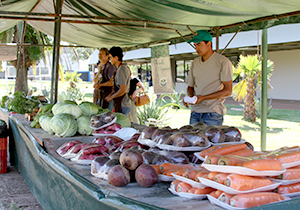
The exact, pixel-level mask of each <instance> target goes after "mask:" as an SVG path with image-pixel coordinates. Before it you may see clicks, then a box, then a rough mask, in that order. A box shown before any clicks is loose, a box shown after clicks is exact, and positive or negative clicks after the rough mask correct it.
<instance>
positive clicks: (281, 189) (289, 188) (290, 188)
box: [274, 183, 300, 194]
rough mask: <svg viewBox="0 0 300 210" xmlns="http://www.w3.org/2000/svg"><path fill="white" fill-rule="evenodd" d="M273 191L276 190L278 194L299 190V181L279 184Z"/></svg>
mask: <svg viewBox="0 0 300 210" xmlns="http://www.w3.org/2000/svg"><path fill="white" fill-rule="evenodd" d="M274 192H277V193H279V194H289V193H295V192H300V183H295V184H290V185H280V186H279V187H277V188H276V189H275V190H274Z"/></svg>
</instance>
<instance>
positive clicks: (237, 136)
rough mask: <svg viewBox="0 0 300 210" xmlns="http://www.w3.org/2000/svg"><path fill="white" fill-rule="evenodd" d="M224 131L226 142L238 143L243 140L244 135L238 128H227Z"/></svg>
mask: <svg viewBox="0 0 300 210" xmlns="http://www.w3.org/2000/svg"><path fill="white" fill-rule="evenodd" d="M223 131H224V133H225V137H226V139H225V142H238V141H241V140H242V134H241V132H240V131H239V129H237V128H236V127H233V126H230V127H226V128H224V129H223Z"/></svg>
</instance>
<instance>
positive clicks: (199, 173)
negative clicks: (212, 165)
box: [195, 171, 209, 182]
mask: <svg viewBox="0 0 300 210" xmlns="http://www.w3.org/2000/svg"><path fill="white" fill-rule="evenodd" d="M208 173H209V172H207V171H200V172H198V173H197V174H196V176H195V181H196V182H199V179H198V177H202V176H203V175H205V174H206V175H207V174H208Z"/></svg>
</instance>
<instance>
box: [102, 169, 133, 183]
mask: <svg viewBox="0 0 300 210" xmlns="http://www.w3.org/2000/svg"><path fill="white" fill-rule="evenodd" d="M107 176H108V183H109V184H112V185H114V186H116V187H125V186H126V185H127V184H128V183H129V182H130V174H129V171H128V170H127V169H126V168H125V167H124V166H122V165H115V166H114V167H112V168H111V169H110V170H109V172H108V175H107Z"/></svg>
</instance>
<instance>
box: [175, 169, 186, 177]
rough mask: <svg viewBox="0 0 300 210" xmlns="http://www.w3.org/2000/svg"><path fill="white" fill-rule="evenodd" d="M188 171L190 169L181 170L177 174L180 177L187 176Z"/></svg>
mask: <svg viewBox="0 0 300 210" xmlns="http://www.w3.org/2000/svg"><path fill="white" fill-rule="evenodd" d="M188 171H189V170H188V169H179V170H178V171H176V173H175V174H176V175H178V176H183V174H187V172H188Z"/></svg>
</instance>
